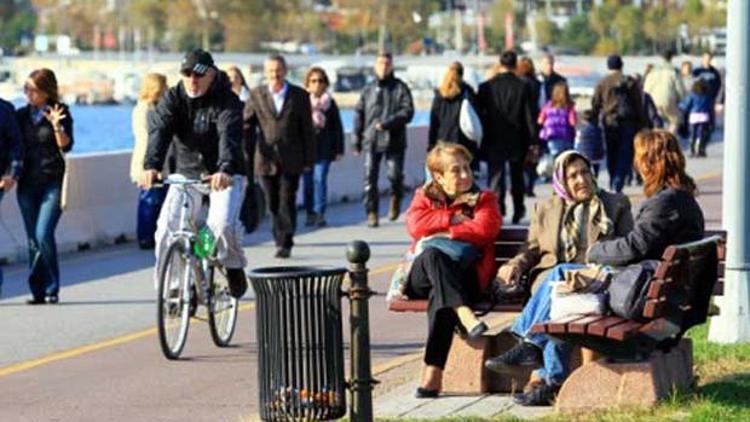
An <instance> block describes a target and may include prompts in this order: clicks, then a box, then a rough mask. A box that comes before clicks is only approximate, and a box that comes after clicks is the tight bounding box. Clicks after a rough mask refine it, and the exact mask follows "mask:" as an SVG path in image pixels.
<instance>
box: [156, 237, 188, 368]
mask: <svg viewBox="0 0 750 422" xmlns="http://www.w3.org/2000/svg"><path fill="white" fill-rule="evenodd" d="M189 305H190V268H189V266H188V260H187V256H186V251H185V245H184V244H183V243H182V242H181V241H179V240H178V241H175V242H173V243H172V244H171V245H169V248H168V249H167V253H166V254H164V257H163V261H162V264H161V267H160V270H159V299H158V308H157V314H156V318H157V326H158V327H159V343H160V345H161V350H162V352H163V353H164V356H165V357H166V358H167V359H170V360H173V359H177V358H179V357H180V353H182V349H183V348H184V347H185V341H186V340H187V333H188V327H189V324H190V309H189V308H190V306H189Z"/></svg>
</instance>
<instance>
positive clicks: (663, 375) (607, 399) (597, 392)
mask: <svg viewBox="0 0 750 422" xmlns="http://www.w3.org/2000/svg"><path fill="white" fill-rule="evenodd" d="M692 383H693V347H692V343H691V341H690V339H683V340H682V341H681V342H680V344H679V345H678V346H677V347H675V348H673V349H672V350H671V351H670V352H669V353H661V352H655V353H654V354H653V355H652V356H651V357H650V358H649V359H648V360H646V361H643V362H625V363H614V362H608V361H607V360H606V359H600V360H598V361H594V362H590V363H587V364H584V365H582V366H581V367H580V368H578V369H577V370H575V371H573V373H571V374H570V376H569V377H568V379H567V380H566V381H565V383H564V384H563V385H562V388H561V389H560V393H559V394H558V396H557V401H556V403H555V408H556V409H557V411H560V412H570V411H582V410H592V409H604V408H610V407H612V406H652V405H654V404H655V403H656V402H657V401H659V400H660V399H663V398H665V397H667V396H668V395H669V394H670V393H671V392H672V391H673V390H674V389H685V388H690V386H691V385H692Z"/></svg>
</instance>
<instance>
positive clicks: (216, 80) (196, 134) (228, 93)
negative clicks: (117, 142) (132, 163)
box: [139, 49, 247, 298]
mask: <svg viewBox="0 0 750 422" xmlns="http://www.w3.org/2000/svg"><path fill="white" fill-rule="evenodd" d="M180 73H181V74H182V78H181V81H180V82H179V83H178V84H177V85H176V86H174V87H172V88H170V89H169V90H167V92H165V93H164V95H163V96H162V97H161V99H160V100H159V103H158V104H157V105H156V109H155V111H154V113H150V114H149V119H148V132H149V140H148V149H147V152H146V158H145V162H144V165H143V167H144V171H143V173H142V175H141V180H140V183H139V184H140V185H141V187H143V188H144V189H149V188H151V186H152V184H153V183H154V181H155V180H156V179H157V176H158V174H159V172H161V170H162V167H163V166H164V160H165V157H166V155H167V150H168V149H169V147H170V144H171V145H172V151H173V152H172V154H174V160H175V167H176V168H175V171H174V173H176V174H181V175H183V176H185V177H187V178H190V179H201V178H210V182H211V194H210V201H211V205H210V207H209V210H208V218H207V221H206V224H207V225H208V227H209V228H210V229H211V231H212V232H213V234H214V237H215V239H216V247H217V250H218V256H219V258H220V260H221V262H222V264H223V265H224V267H225V268H226V270H227V278H228V280H229V287H230V290H231V293H232V295H233V296H235V297H238V298H239V297H241V296H242V295H243V294H244V293H245V290H247V280H246V278H245V272H244V267H245V265H247V261H246V260H245V254H244V252H243V251H242V246H241V242H242V236H243V234H244V228H243V227H242V223H241V222H240V221H239V219H238V216H239V211H240V207H241V206H242V197H243V193H244V185H245V177H244V176H243V174H244V164H243V155H242V103H241V102H240V100H239V98H237V95H235V94H234V93H233V92H232V90H231V85H230V83H229V79H228V78H227V75H226V74H225V73H223V72H219V70H218V69H217V68H216V66H215V65H214V61H213V58H212V57H211V54H210V53H208V52H205V51H203V50H200V49H199V50H195V51H192V52H189V53H187V54H186V55H185V58H184V59H183V61H182V63H181V65H180ZM189 195H191V196H193V201H192V202H193V204H197V205H200V204H201V199H202V194H201V193H200V192H197V190H192V191H190V192H189ZM182 201H183V198H182V191H181V190H178V189H169V192H168V193H167V197H166V198H165V200H164V205H163V207H162V209H161V213H160V214H159V220H158V221H157V224H156V235H155V240H156V258H157V268H158V264H159V257H160V256H161V253H162V252H163V251H164V250H166V248H167V247H168V246H169V245H168V244H167V242H168V240H169V232H171V231H173V230H176V229H177V228H178V225H179V216H180V206H181V204H182ZM191 211H192V212H193V214H194V216H196V215H197V214H198V212H199V211H200V206H194V207H193V209H192V210H191Z"/></svg>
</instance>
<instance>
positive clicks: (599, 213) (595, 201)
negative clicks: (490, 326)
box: [552, 151, 614, 262]
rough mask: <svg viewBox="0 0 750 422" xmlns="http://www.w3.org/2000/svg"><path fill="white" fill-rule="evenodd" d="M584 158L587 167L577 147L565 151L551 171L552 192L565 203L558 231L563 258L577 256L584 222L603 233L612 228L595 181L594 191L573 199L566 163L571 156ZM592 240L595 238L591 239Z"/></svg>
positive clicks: (583, 233)
mask: <svg viewBox="0 0 750 422" xmlns="http://www.w3.org/2000/svg"><path fill="white" fill-rule="evenodd" d="M578 158H581V159H583V160H584V161H585V162H586V164H587V165H589V167H590V163H589V161H588V159H586V157H584V156H583V155H581V154H579V153H578V152H576V151H566V152H564V153H562V154H560V155H559V156H558V157H557V159H555V170H554V172H553V173H552V189H553V190H554V192H555V194H556V195H557V196H558V197H559V198H560V199H562V200H563V202H564V203H565V211H564V212H563V219H562V230H561V231H560V248H561V252H562V254H561V255H562V258H563V259H564V262H573V261H574V260H575V258H576V257H577V256H578V250H579V248H580V246H581V237H582V236H585V232H584V230H585V228H586V227H587V225H586V223H587V222H588V223H589V224H591V226H598V227H599V230H600V231H601V233H602V234H605V235H606V234H609V233H611V231H612V229H613V228H614V224H613V223H612V220H610V219H609V217H607V214H606V213H605V212H604V204H602V201H601V199H599V194H600V192H601V191H600V190H599V189H598V188H597V187H596V183H594V192H595V193H594V195H593V196H592V197H591V199H589V200H588V201H582V202H576V201H574V200H573V198H572V197H571V196H570V193H569V192H568V190H567V188H566V187H565V186H566V183H565V182H566V181H565V167H567V165H568V164H569V163H570V162H572V161H573V159H578ZM590 240H594V239H590Z"/></svg>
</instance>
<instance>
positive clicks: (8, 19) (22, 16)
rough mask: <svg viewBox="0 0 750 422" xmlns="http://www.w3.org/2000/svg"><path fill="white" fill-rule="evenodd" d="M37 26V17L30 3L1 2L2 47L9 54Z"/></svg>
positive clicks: (3, 0)
mask: <svg viewBox="0 0 750 422" xmlns="http://www.w3.org/2000/svg"><path fill="white" fill-rule="evenodd" d="M35 26H36V15H35V14H34V11H33V10H32V8H31V3H29V2H28V1H14V0H0V47H1V48H2V49H4V50H5V51H6V53H7V52H13V51H14V50H16V49H17V47H18V45H19V43H20V42H21V39H22V37H23V36H24V35H30V34H31V32H32V31H33V30H34V27H35Z"/></svg>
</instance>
